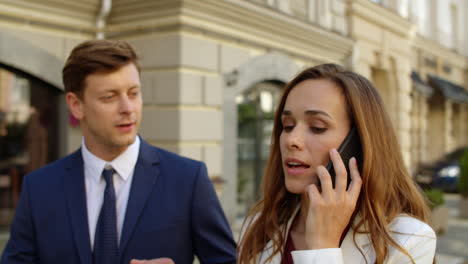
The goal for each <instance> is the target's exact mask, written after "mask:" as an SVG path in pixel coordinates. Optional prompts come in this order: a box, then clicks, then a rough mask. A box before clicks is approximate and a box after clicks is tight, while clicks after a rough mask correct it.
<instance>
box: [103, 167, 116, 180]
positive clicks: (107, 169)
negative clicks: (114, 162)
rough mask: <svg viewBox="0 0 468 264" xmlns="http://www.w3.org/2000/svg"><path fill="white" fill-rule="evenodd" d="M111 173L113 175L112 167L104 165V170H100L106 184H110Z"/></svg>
mask: <svg viewBox="0 0 468 264" xmlns="http://www.w3.org/2000/svg"><path fill="white" fill-rule="evenodd" d="M112 175H114V169H113V168H112V167H110V166H109V167H107V166H106V167H105V168H104V170H103V171H102V177H104V180H105V181H106V183H107V184H112V183H113V181H112Z"/></svg>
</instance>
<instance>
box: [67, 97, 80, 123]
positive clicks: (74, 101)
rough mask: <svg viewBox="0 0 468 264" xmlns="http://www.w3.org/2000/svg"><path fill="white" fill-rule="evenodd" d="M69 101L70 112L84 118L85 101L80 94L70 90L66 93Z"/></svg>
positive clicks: (78, 117)
mask: <svg viewBox="0 0 468 264" xmlns="http://www.w3.org/2000/svg"><path fill="white" fill-rule="evenodd" d="M65 99H66V101H67V105H68V109H69V110H70V113H71V114H72V115H73V116H74V117H75V118H76V119H77V120H80V121H81V119H83V101H82V99H80V97H79V96H78V95H76V94H75V93H72V92H68V93H67V94H66V95H65Z"/></svg>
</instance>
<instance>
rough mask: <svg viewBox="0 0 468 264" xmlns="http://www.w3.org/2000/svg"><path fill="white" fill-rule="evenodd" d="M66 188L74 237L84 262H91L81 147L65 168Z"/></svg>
mask: <svg viewBox="0 0 468 264" xmlns="http://www.w3.org/2000/svg"><path fill="white" fill-rule="evenodd" d="M65 170H66V171H65V177H64V189H65V196H66V202H67V207H68V214H69V216H70V221H71V225H72V230H73V237H74V240H75V243H76V247H77V249H78V254H79V256H80V260H81V263H82V264H86V263H91V243H90V240H89V228H88V212H87V209H86V207H87V206H86V191H85V183H84V169H83V159H82V157H81V149H79V150H78V151H76V152H75V153H74V154H72V156H71V157H70V161H69V163H68V164H67V167H66V168H65Z"/></svg>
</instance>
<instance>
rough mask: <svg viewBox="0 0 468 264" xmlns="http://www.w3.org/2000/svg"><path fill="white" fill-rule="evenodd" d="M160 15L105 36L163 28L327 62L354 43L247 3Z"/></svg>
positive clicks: (211, 3) (114, 27)
mask: <svg viewBox="0 0 468 264" xmlns="http://www.w3.org/2000/svg"><path fill="white" fill-rule="evenodd" d="M158 12H160V14H165V15H166V16H164V15H163V16H157V18H156V19H155V18H152V19H146V20H140V21H133V22H131V23H118V24H115V23H113V24H110V25H109V26H108V32H109V34H108V36H114V37H125V36H130V35H137V34H141V33H144V32H148V31H150V32H151V31H159V30H161V29H164V28H165V29H167V28H183V29H186V30H191V31H197V32H202V33H204V34H206V35H213V36H216V37H221V38H226V39H230V40H234V41H238V42H244V43H248V44H251V45H254V46H259V47H262V48H267V49H276V50H280V51H283V52H287V53H289V54H294V55H295V56H299V57H304V58H315V59H318V60H325V61H328V60H330V59H331V58H332V59H333V60H335V61H340V60H343V59H344V58H345V57H347V56H349V55H350V54H351V51H352V47H353V40H351V39H350V38H348V37H345V36H342V35H340V34H338V33H333V32H330V31H328V30H325V29H322V28H320V27H319V26H316V25H313V24H310V23H305V22H303V21H300V20H298V19H295V18H293V17H291V16H288V15H285V14H281V13H279V12H277V11H274V10H270V9H268V8H264V7H260V6H258V5H255V4H253V3H250V2H246V1H239V0H223V1H220V0H204V1H199V0H184V1H183V2H182V7H181V9H179V10H178V11H177V10H174V9H173V10H172V11H169V10H165V11H164V10H158ZM151 17H156V16H151Z"/></svg>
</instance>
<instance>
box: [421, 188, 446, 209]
mask: <svg viewBox="0 0 468 264" xmlns="http://www.w3.org/2000/svg"><path fill="white" fill-rule="evenodd" d="M424 194H425V195H426V197H427V199H428V201H429V204H428V205H429V207H430V208H431V210H432V209H434V208H436V207H437V206H439V205H442V204H444V203H445V199H444V192H442V191H441V190H439V189H435V188H434V189H426V190H424Z"/></svg>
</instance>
